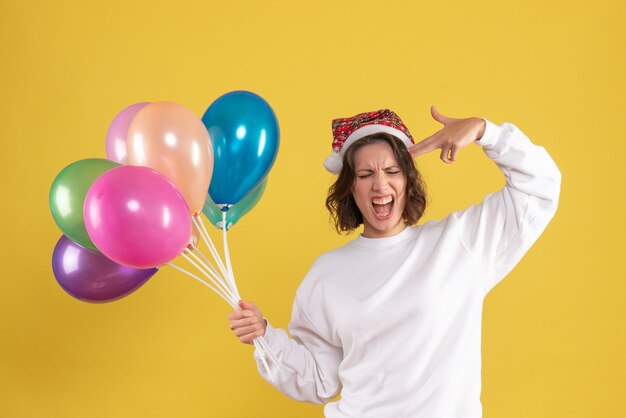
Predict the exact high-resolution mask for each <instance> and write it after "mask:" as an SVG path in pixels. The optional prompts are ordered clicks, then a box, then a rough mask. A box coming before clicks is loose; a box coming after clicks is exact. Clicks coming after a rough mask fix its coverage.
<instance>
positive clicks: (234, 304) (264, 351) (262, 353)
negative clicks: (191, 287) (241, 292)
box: [167, 254, 280, 376]
mask: <svg viewBox="0 0 626 418" xmlns="http://www.w3.org/2000/svg"><path fill="white" fill-rule="evenodd" d="M181 255H183V254H181ZM183 257H184V255H183ZM185 258H187V257H185ZM187 260H188V261H190V262H191V260H189V259H187ZM192 264H194V263H193V262H192ZM167 265H168V266H170V267H172V268H174V269H176V270H178V271H180V272H181V273H184V274H186V275H188V276H189V277H191V278H193V279H195V280H196V281H198V282H199V283H201V284H203V285H204V286H206V287H208V288H209V289H211V290H212V291H214V292H215V293H217V294H218V296H220V297H221V298H222V299H224V300H225V301H226V303H228V304H229V305H230V306H232V307H233V308H235V309H239V307H238V306H237V302H236V301H234V300H232V299H230V300H229V298H228V296H226V295H225V294H223V293H222V292H220V291H219V290H218V289H216V288H214V287H213V286H211V285H210V284H209V283H207V282H205V281H204V280H202V279H201V278H199V277H198V276H196V275H195V274H193V273H191V272H189V271H187V270H185V269H184V268H182V267H179V266H177V265H176V264H174V263H167ZM196 267H197V266H196ZM257 339H258V338H255V339H254V341H253V343H254V346H255V347H256V348H257V349H258V350H259V354H260V356H261V362H262V363H263V367H264V368H265V371H266V372H267V374H269V375H270V376H272V371H271V369H270V367H269V365H268V364H267V362H266V361H265V354H267V355H268V356H269V357H270V359H273V357H274V356H273V355H272V354H271V352H269V351H268V347H267V344H259V343H258V342H257ZM259 345H261V346H259ZM263 346H265V348H264V347H263ZM273 361H274V362H276V360H275V359H274V360H273ZM276 365H277V366H278V368H279V369H280V366H279V365H278V363H276Z"/></svg>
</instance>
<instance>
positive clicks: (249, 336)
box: [239, 329, 265, 344]
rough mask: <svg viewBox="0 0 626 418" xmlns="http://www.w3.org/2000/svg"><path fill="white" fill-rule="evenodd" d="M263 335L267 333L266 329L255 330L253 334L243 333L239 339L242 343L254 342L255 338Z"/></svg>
mask: <svg viewBox="0 0 626 418" xmlns="http://www.w3.org/2000/svg"><path fill="white" fill-rule="evenodd" d="M263 335H265V330H263V329H260V330H258V331H255V332H253V333H251V334H247V335H243V336H241V337H239V341H241V342H242V343H246V344H253V342H252V341H253V340H254V339H255V338H258V337H262V336H263Z"/></svg>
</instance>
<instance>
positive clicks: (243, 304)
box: [239, 300, 259, 311]
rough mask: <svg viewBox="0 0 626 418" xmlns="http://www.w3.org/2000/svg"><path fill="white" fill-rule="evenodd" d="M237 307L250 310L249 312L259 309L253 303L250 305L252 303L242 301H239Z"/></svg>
mask: <svg viewBox="0 0 626 418" xmlns="http://www.w3.org/2000/svg"><path fill="white" fill-rule="evenodd" d="M239 307H240V308H241V309H244V310H250V311H253V310H255V309H259V308H257V306H256V305H255V304H254V303H252V302H245V301H243V300H240V301H239Z"/></svg>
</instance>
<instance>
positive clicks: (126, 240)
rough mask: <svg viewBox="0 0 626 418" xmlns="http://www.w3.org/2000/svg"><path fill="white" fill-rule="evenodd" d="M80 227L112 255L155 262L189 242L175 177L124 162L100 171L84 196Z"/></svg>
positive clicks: (145, 264)
mask: <svg viewBox="0 0 626 418" xmlns="http://www.w3.org/2000/svg"><path fill="white" fill-rule="evenodd" d="M84 218H85V227H86V228H87V233H88V234H89V237H90V238H91V240H92V241H93V243H94V244H95V245H96V247H97V248H98V249H99V250H100V251H101V252H102V253H103V254H104V255H106V256H107V257H108V258H110V259H111V260H113V261H115V262H117V263H119V264H123V265H125V266H129V267H134V268H151V267H158V266H161V265H163V264H165V263H168V262H169V261H171V260H173V259H174V258H176V257H177V256H178V255H179V254H180V253H181V252H183V250H184V249H185V248H186V247H187V245H188V244H189V239H190V237H191V216H190V215H189V206H187V202H186V201H185V198H184V197H183V195H182V194H181V193H180V192H179V191H178V189H177V188H176V186H175V185H174V183H172V182H171V181H169V180H168V179H167V177H165V176H164V175H163V174H161V173H159V172H158V171H156V170H153V169H151V168H148V167H140V166H129V165H123V166H119V167H115V168H113V169H111V170H109V171H107V172H106V173H104V174H102V175H101V176H100V177H98V178H97V179H96V181H95V182H94V183H93V184H92V185H91V187H90V188H89V191H88V192H87V196H86V198H85V207H84Z"/></svg>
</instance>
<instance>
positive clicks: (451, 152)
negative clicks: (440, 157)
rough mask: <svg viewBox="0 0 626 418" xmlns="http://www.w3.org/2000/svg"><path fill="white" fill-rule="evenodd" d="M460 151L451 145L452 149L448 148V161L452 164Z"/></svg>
mask: <svg viewBox="0 0 626 418" xmlns="http://www.w3.org/2000/svg"><path fill="white" fill-rule="evenodd" d="M460 149H461V148H460V147H458V146H456V145H452V148H450V160H452V162H454V161H456V155H457V154H458V153H459V150H460Z"/></svg>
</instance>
